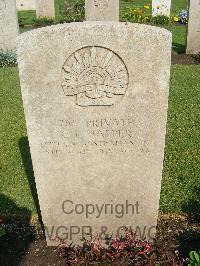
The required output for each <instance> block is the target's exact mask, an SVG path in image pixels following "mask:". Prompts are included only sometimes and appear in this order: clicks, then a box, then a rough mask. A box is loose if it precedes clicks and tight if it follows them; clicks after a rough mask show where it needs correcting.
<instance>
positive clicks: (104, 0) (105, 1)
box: [94, 0, 109, 9]
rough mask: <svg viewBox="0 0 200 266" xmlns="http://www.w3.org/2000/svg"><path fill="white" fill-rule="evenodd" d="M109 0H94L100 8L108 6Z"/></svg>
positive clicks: (95, 4)
mask: <svg viewBox="0 0 200 266" xmlns="http://www.w3.org/2000/svg"><path fill="white" fill-rule="evenodd" d="M108 4H109V0H94V6H96V7H97V8H99V9H105V8H108Z"/></svg>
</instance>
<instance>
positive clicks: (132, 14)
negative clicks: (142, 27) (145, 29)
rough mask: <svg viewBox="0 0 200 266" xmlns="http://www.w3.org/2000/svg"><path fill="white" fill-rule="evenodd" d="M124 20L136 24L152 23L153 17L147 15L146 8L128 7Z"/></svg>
mask: <svg viewBox="0 0 200 266" xmlns="http://www.w3.org/2000/svg"><path fill="white" fill-rule="evenodd" d="M123 20H125V21H129V22H135V23H147V22H150V20H151V17H150V16H148V15H146V12H145V8H138V7H126V8H125V10H124V13H123Z"/></svg>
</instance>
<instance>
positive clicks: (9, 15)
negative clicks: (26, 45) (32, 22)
mask: <svg viewBox="0 0 200 266" xmlns="http://www.w3.org/2000/svg"><path fill="white" fill-rule="evenodd" d="M18 34H19V26H18V18H17V11H16V3H15V0H0V50H4V51H6V50H15V47H16V45H15V38H16V37H17V35H18Z"/></svg>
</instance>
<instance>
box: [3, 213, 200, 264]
mask: <svg viewBox="0 0 200 266" xmlns="http://www.w3.org/2000/svg"><path fill="white" fill-rule="evenodd" d="M29 220H30V219H29V218H26V219H24V218H23V219H22V218H21V217H19V218H18V217H14V218H5V217H4V218H3V226H4V227H5V229H6V234H5V235H4V236H2V237H0V265H1V266H25V265H26V266H39V265H41V266H43V265H44V266H45V265H48V266H53V265H61V266H62V265H63V266H64V265H66V261H65V258H63V257H62V256H61V255H60V250H59V248H58V247H47V246H46V241H45V238H44V236H43V231H42V229H41V226H40V224H39V221H38V219H37V218H36V219H35V220H34V221H31V222H30V221H29ZM157 239H158V241H159V242H161V243H162V247H164V249H163V250H165V251H164V252H165V253H164V254H167V253H168V254H167V256H168V257H171V256H172V254H174V255H175V253H176V254H177V252H178V253H179V254H180V256H181V257H183V258H186V257H187V256H188V253H189V251H191V250H198V249H200V223H197V222H194V221H190V220H189V218H188V217H186V216H180V215H163V216H160V218H159V222H158V229H157ZM164 265H170V264H167V263H165V264H164Z"/></svg>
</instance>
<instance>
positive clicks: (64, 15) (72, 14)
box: [57, 0, 85, 23]
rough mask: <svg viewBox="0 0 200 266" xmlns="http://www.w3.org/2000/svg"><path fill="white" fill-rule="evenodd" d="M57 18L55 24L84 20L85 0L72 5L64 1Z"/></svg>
mask: <svg viewBox="0 0 200 266" xmlns="http://www.w3.org/2000/svg"><path fill="white" fill-rule="evenodd" d="M59 14H60V15H59V16H58V19H57V22H59V23H64V22H78V21H83V20H84V18H85V0H77V1H76V2H75V3H74V4H72V3H69V2H68V1H65V2H64V4H63V6H60V7H59Z"/></svg>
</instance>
